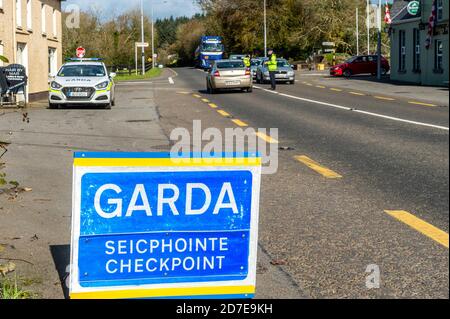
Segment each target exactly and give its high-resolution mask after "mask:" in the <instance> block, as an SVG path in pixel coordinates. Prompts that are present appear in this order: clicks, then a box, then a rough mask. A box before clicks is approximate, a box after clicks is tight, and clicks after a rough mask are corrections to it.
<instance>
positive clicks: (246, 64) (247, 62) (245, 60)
mask: <svg viewBox="0 0 450 319" xmlns="http://www.w3.org/2000/svg"><path fill="white" fill-rule="evenodd" d="M242 61H244V64H245V66H246V67H247V68H249V67H250V66H251V65H252V64H251V62H250V58H247V57H245V58H244V59H243V60H242Z"/></svg>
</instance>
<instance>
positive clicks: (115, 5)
mask: <svg viewBox="0 0 450 319" xmlns="http://www.w3.org/2000/svg"><path fill="white" fill-rule="evenodd" d="M140 3H141V0H68V1H66V2H63V9H64V8H65V7H67V6H68V5H70V4H76V5H79V6H80V8H81V10H83V11H90V10H95V11H99V12H101V13H102V15H103V16H104V17H105V18H108V17H112V16H115V15H119V14H121V13H123V12H126V11H128V10H130V9H137V8H140ZM152 3H155V4H154V14H155V19H158V18H165V17H170V16H174V17H179V16H188V17H190V16H193V15H194V14H196V13H200V12H201V11H200V8H199V7H198V6H197V5H196V4H195V1H194V0H157V1H154V0H144V11H145V14H146V15H148V16H150V15H151V5H152Z"/></svg>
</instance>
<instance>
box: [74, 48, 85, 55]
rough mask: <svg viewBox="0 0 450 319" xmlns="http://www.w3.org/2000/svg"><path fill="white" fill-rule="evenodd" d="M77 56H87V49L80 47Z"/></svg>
mask: <svg viewBox="0 0 450 319" xmlns="http://www.w3.org/2000/svg"><path fill="white" fill-rule="evenodd" d="M76 54H77V58H84V56H85V55H86V49H85V48H83V47H78V48H77V52H76Z"/></svg>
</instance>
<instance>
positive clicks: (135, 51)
mask: <svg viewBox="0 0 450 319" xmlns="http://www.w3.org/2000/svg"><path fill="white" fill-rule="evenodd" d="M137 48H138V46H137V43H135V44H134V61H135V63H136V69H135V70H136V75H138V56H137Z"/></svg>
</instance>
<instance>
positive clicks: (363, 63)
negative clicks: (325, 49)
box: [330, 55, 390, 77]
mask: <svg viewBox="0 0 450 319" xmlns="http://www.w3.org/2000/svg"><path fill="white" fill-rule="evenodd" d="M389 70H390V66H389V62H388V60H386V58H384V57H381V74H383V75H385V74H386V73H388V72H389ZM366 73H367V74H372V75H375V74H376V73H377V56H376V55H360V56H353V57H351V58H350V59H348V60H347V61H345V62H344V63H341V64H338V65H336V66H333V67H332V68H330V75H331V76H345V77H350V76H352V75H356V74H366Z"/></svg>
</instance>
